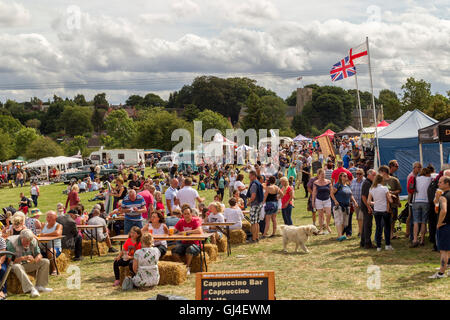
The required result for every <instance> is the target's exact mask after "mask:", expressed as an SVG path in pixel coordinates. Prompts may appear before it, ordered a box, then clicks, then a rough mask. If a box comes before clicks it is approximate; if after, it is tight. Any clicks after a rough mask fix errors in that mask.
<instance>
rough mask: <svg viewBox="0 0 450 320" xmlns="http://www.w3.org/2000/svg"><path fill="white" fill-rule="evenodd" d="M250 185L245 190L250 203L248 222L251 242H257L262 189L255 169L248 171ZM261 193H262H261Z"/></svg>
mask: <svg viewBox="0 0 450 320" xmlns="http://www.w3.org/2000/svg"><path fill="white" fill-rule="evenodd" d="M249 178H250V187H249V188H248V192H247V199H249V201H248V202H249V203H250V223H251V225H252V226H251V231H252V240H251V242H257V241H258V240H259V239H258V235H259V232H258V228H259V224H258V222H259V215H260V213H261V209H262V205H263V200H264V191H262V185H261V183H260V182H259V181H258V179H257V174H256V172H255V171H253V170H252V171H250V174H249ZM261 193H262V195H261Z"/></svg>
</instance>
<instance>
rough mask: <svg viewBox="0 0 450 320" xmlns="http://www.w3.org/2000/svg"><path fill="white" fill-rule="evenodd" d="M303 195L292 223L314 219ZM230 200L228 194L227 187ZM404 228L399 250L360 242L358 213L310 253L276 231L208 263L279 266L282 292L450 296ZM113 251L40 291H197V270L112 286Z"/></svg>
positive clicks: (64, 294) (4, 194)
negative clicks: (152, 283) (161, 282)
mask: <svg viewBox="0 0 450 320" xmlns="http://www.w3.org/2000/svg"><path fill="white" fill-rule="evenodd" d="M65 188H66V186H65V185H63V184H56V185H49V186H42V187H41V188H40V189H41V197H40V198H39V208H40V209H41V211H43V212H45V211H47V210H50V209H53V210H55V209H56V204H57V203H58V202H62V203H64V202H65V200H66V195H64V194H62V191H63V190H65ZM22 190H23V191H24V192H25V194H26V195H27V196H29V186H27V187H24V188H15V189H1V190H0V207H4V206H6V205H9V204H14V205H15V206H17V202H18V201H19V193H20V191H22ZM214 194H215V193H214V192H213V191H204V192H202V193H201V196H202V197H206V201H207V202H209V201H212V199H213V196H214ZM304 195H305V194H304V191H303V190H296V200H295V209H294V210H293V221H294V224H295V225H305V224H310V223H311V221H312V220H311V213H310V212H307V211H306V199H304ZM80 197H81V199H82V203H83V204H84V205H85V206H86V207H87V208H88V209H91V208H92V206H93V205H94V202H88V201H87V199H89V198H91V197H93V193H90V194H89V193H87V194H81V196H80ZM225 200H226V201H227V200H228V196H227V195H226V196H225ZM43 219H44V217H42V218H41V220H43ZM278 223H280V224H281V223H282V218H281V214H279V215H278ZM374 227H375V223H374ZM404 228H405V226H404V225H403V230H402V231H401V232H400V235H401V239H399V240H393V242H392V245H393V247H394V248H395V251H384V250H383V251H382V252H377V251H376V250H364V249H360V248H359V239H358V237H357V236H356V235H357V233H358V231H357V230H358V226H357V223H356V220H354V222H353V232H354V236H353V237H352V239H350V240H346V241H343V242H337V241H336V240H335V239H336V233H335V228H334V227H332V230H333V234H331V235H326V236H317V237H313V238H312V239H311V240H310V242H309V244H307V247H308V248H309V250H310V251H311V253H310V254H304V253H293V249H294V245H293V244H291V245H290V247H288V249H289V253H287V254H285V253H283V252H282V240H281V237H274V238H271V239H264V240H261V241H260V242H259V244H256V245H250V244H244V245H239V246H237V245H234V246H232V255H231V256H230V257H227V256H226V253H220V257H219V261H218V262H215V263H212V264H211V265H210V266H209V268H208V271H212V272H216V271H242V270H274V271H275V283H276V297H277V299H301V300H305V299H449V297H450V278H446V279H439V280H430V279H428V276H429V275H432V274H433V273H434V272H435V270H434V269H435V268H436V267H438V264H439V255H438V253H436V252H432V251H431V246H430V245H429V244H427V245H426V246H425V247H420V248H416V249H410V248H408V241H407V240H406V239H405V237H404ZM269 232H270V231H269ZM117 247H118V246H117ZM383 248H384V245H383ZM114 256H115V255H114V254H109V255H108V256H103V257H94V258H93V259H92V260H91V259H90V258H89V257H85V258H84V260H83V261H81V262H72V264H73V265H77V266H79V267H80V270H81V289H80V290H75V289H73V290H71V289H68V288H67V281H68V278H69V277H70V276H71V275H70V274H67V273H65V274H62V275H60V276H51V277H50V283H49V286H50V287H52V288H53V289H54V291H53V292H52V293H45V294H42V295H41V297H40V298H39V299H53V300H60V299H71V300H80V299H93V300H98V299H117V300H123V299H137V300H141V299H147V298H149V297H152V296H155V295H156V294H158V293H160V294H174V295H181V296H184V297H187V298H189V299H194V298H195V275H191V276H190V277H189V278H188V280H187V281H186V282H185V283H183V284H182V285H180V286H160V287H156V288H154V289H152V290H148V291H145V292H143V291H131V292H121V290H120V289H116V288H113V287H112V283H113V281H114V274H113V259H114ZM372 265H375V266H377V267H379V270H380V277H381V278H380V279H381V287H380V288H379V289H373V290H370V289H368V286H367V282H368V279H369V277H373V273H371V274H369V273H368V267H369V266H372ZM9 299H10V300H16V299H17V300H20V299H29V295H15V296H10V297H9Z"/></svg>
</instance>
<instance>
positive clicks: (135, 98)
mask: <svg viewBox="0 0 450 320" xmlns="http://www.w3.org/2000/svg"><path fill="white" fill-rule="evenodd" d="M143 102H144V98H143V97H141V96H140V95H137V94H134V95H131V96H129V97H128V99H127V101H125V103H126V105H127V106H143V105H144V103H143Z"/></svg>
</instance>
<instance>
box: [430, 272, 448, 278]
mask: <svg viewBox="0 0 450 320" xmlns="http://www.w3.org/2000/svg"><path fill="white" fill-rule="evenodd" d="M446 277H447V276H446V275H445V273H444V274H442V275H441V274H439V272H436V273H435V274H433V275H432V276H430V277H428V279H442V278H446Z"/></svg>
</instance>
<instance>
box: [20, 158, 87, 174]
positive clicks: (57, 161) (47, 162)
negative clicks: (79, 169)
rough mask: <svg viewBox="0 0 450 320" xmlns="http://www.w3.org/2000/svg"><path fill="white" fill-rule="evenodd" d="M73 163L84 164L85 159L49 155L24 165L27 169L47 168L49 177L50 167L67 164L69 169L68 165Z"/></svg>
mask: <svg viewBox="0 0 450 320" xmlns="http://www.w3.org/2000/svg"><path fill="white" fill-rule="evenodd" d="M71 163H80V164H83V160H81V159H77V158H71V157H63V156H60V157H47V158H42V159H39V160H37V161H35V162H32V163H29V164H27V165H25V166H24V168H25V169H27V168H41V169H45V172H46V174H47V179H48V171H49V168H50V167H56V166H60V167H62V166H65V168H66V169H67V166H68V165H69V164H71Z"/></svg>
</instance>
